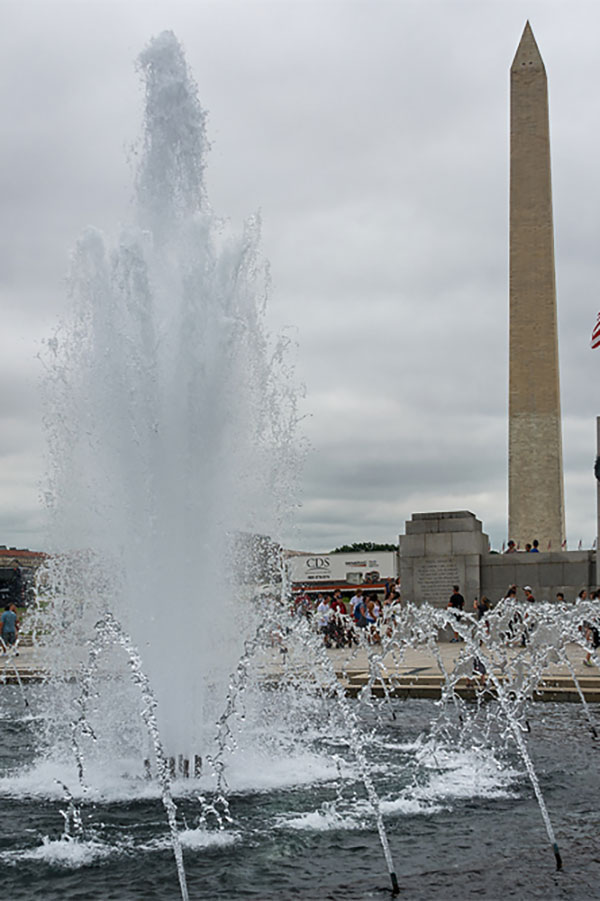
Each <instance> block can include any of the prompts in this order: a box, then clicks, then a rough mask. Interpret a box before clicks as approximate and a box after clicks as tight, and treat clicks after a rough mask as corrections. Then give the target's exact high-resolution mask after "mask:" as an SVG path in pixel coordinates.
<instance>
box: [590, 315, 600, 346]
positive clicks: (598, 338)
mask: <svg viewBox="0 0 600 901" xmlns="http://www.w3.org/2000/svg"><path fill="white" fill-rule="evenodd" d="M590 344H591V345H592V350H593V349H594V348H595V347H600V313H598V318H597V319H596V325H595V326H594V330H593V332H592V339H591V341H590Z"/></svg>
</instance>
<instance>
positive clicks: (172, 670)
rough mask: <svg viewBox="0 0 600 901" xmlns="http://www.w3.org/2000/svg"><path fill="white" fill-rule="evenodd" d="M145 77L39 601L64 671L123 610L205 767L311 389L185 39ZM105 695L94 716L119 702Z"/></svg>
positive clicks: (78, 357)
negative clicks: (230, 229)
mask: <svg viewBox="0 0 600 901" xmlns="http://www.w3.org/2000/svg"><path fill="white" fill-rule="evenodd" d="M138 65H139V69H140V72H141V75H142V76H143V79H144V82H145V115H144V130H143V140H142V145H141V148H140V161H139V166H138V170H137V175H136V182H135V185H136V190H135V202H134V208H133V220H134V221H133V224H132V226H130V227H128V228H127V229H124V230H123V231H122V233H121V235H120V237H119V239H118V240H117V242H116V244H115V245H114V246H112V245H111V243H110V241H109V240H108V239H107V238H105V237H104V236H103V235H102V234H100V233H99V232H98V231H97V230H95V229H91V228H90V229H88V230H87V231H86V232H85V234H84V235H83V236H82V237H81V239H80V240H79V241H78V243H77V246H76V248H75V251H74V254H73V260H72V267H71V277H70V286H71V295H72V300H73V312H72V316H71V319H70V321H68V322H66V323H64V324H63V325H62V326H61V328H60V329H59V330H58V332H57V334H56V335H55V336H54V338H53V339H52V340H50V341H49V342H48V353H47V355H46V364H47V378H46V386H45V394H46V410H47V413H46V426H47V431H48V436H49V448H50V454H49V489H48V502H49V507H50V511H51V523H52V525H51V550H54V551H55V552H58V553H56V554H55V555H54V556H53V557H52V558H51V560H50V562H49V564H48V566H47V568H46V572H45V574H44V580H45V593H44V600H45V602H47V601H48V599H49V598H50V599H51V602H52V608H53V612H52V619H53V622H54V623H55V624H56V625H57V628H55V629H54V630H53V636H52V641H51V642H48V644H49V645H50V646H51V651H52V649H53V650H54V653H53V661H52V664H53V670H54V676H55V677H58V676H59V675H60V674H63V675H65V674H68V671H69V670H70V669H72V667H73V665H74V663H75V662H76V656H77V652H78V649H83V650H82V659H83V657H84V656H85V653H86V651H85V648H86V642H87V641H89V640H90V639H91V638H92V637H93V627H94V624H95V623H96V622H97V621H99V620H102V619H103V618H105V617H106V615H107V613H111V614H112V615H114V616H115V617H116V619H117V620H118V621H119V623H120V624H121V625H122V627H123V628H124V629H125V630H126V632H127V633H128V634H129V635H130V636H131V638H132V640H133V642H134V644H135V645H136V647H137V648H138V649H139V652H140V655H141V658H142V661H143V666H144V670H145V672H146V674H147V676H148V678H149V680H150V682H151V684H152V686H153V691H154V693H155V696H156V699H157V718H158V723H159V729H160V734H161V736H162V739H163V742H164V745H165V749H166V751H167V753H169V754H173V755H179V754H184V755H185V756H186V757H187V758H188V759H193V756H194V754H204V753H205V752H206V751H207V750H208V748H209V746H210V741H211V740H212V738H213V736H212V731H213V729H214V723H215V721H216V719H217V717H218V715H219V713H220V710H221V707H222V704H223V699H224V697H225V694H226V690H227V684H228V679H229V675H230V673H231V672H232V671H233V670H234V669H235V666H236V663H237V659H238V657H239V655H240V652H241V648H242V644H243V640H244V637H245V636H246V635H247V634H251V632H252V630H253V629H254V627H255V622H254V619H255V614H254V611H253V608H252V606H251V605H250V604H249V603H248V602H247V601H248V595H249V593H250V591H251V590H254V589H255V587H256V584H257V581H258V579H259V578H261V577H262V578H263V579H265V578H266V579H268V578H273V575H274V573H275V570H276V566H275V565H274V564H273V561H270V562H269V561H267V564H266V568H267V569H270V572H269V573H267V575H266V576H265V574H264V572H263V573H261V572H260V569H261V562H260V561H259V560H258V559H257V558H256V555H255V544H253V542H252V540H250V538H249V537H248V536H255V535H270V536H273V537H274V538H275V539H277V537H278V536H279V535H280V534H281V530H282V528H283V526H284V520H285V517H286V515H287V514H288V511H289V509H290V486H291V485H292V483H293V481H294V478H295V471H296V466H297V458H298V451H297V448H298V444H297V439H296V437H295V421H296V393H295V390H294V387H293V384H292V376H291V372H290V369H289V366H288V363H287V362H286V353H285V341H284V340H283V339H280V340H279V341H272V340H271V339H270V338H269V335H268V332H267V329H266V325H265V301H266V293H267V290H268V273H267V269H266V266H265V265H264V263H263V262H262V261H261V258H260V253H259V238H260V221H259V219H258V217H251V218H250V219H249V220H248V221H247V222H246V223H245V225H244V228H243V231H242V234H241V235H240V236H233V237H232V236H231V235H229V234H227V232H226V230H225V229H224V227H223V226H222V223H220V221H219V220H218V219H217V217H216V216H215V214H214V213H213V211H212V209H211V207H210V204H209V202H208V199H207V195H206V188H205V183H204V168H205V159H206V152H207V146H208V144H207V138H206V132H205V126H206V113H205V112H204V110H203V109H202V107H201V106H200V104H199V102H198V98H197V91H196V86H195V84H194V82H193V79H192V77H191V75H190V73H189V72H188V69H187V65H186V62H185V59H184V56H183V52H182V50H181V47H180V45H179V44H178V42H177V40H176V39H175V37H174V35H173V34H172V33H170V32H165V33H163V34H161V35H160V36H159V37H158V38H156V39H154V40H152V41H151V42H150V43H149V45H148V46H147V47H146V49H145V50H144V51H143V53H142V54H141V55H140V57H139V60H138ZM263 544H264V543H263ZM263 550H264V547H263ZM267 556H268V554H267ZM262 568H263V570H264V568H265V566H264V564H263V565H262ZM117 657H118V652H117V653H116V655H115V654H113V659H111V660H109V661H107V669H108V670H109V671H112V672H113V673H114V671H115V670H114V668H115V667H117V671H118V668H119V663H118V661H117V659H116V658H117ZM120 668H121V669H123V665H122V664H121V665H120ZM110 694H111V697H108V698H106V699H102V698H99V699H97V706H98V708H102V707H104V708H106V707H107V706H111V705H112V706H113V707H114V706H115V696H114V690H113V691H112V692H111V693H110ZM125 694H126V692H125ZM117 706H120V700H119V702H118V704H117ZM125 709H126V705H125ZM91 715H92V714H91V712H90V716H91ZM99 715H100V716H101V717H102V718H103V728H104V730H106V724H107V723H109V722H110V721H111V720H114V722H115V730H114V734H113V736H112V739H114V740H115V741H116V743H117V746H118V743H119V739H120V736H119V734H118V733H119V728H120V727H119V725H118V721H119V718H118V716H117V717H116V716H115V715H114V714H113V715H112V716H108V717H106V710H104V711H103V712H100V714H99ZM126 717H128V714H126ZM57 718H58V719H59V718H60V717H55V718H54V719H55V720H56V719H57ZM207 724H208V731H207ZM98 731H100V730H98ZM121 737H122V736H121ZM56 740H57V736H56V735H55V736H54V737H53V742H54V743H55V742H56ZM113 756H114V754H113ZM143 756H145V755H143V754H142V757H143Z"/></svg>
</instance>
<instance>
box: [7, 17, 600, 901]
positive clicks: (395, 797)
mask: <svg viewBox="0 0 600 901" xmlns="http://www.w3.org/2000/svg"><path fill="white" fill-rule="evenodd" d="M139 66H140V70H141V72H142V74H143V77H144V79H145V84H146V112H145V125H144V135H143V141H142V147H141V153H140V160H141V162H140V165H139V169H138V173H137V176H136V185H135V188H136V190H135V204H134V216H133V218H134V222H133V224H132V226H131V227H130V228H129V229H128V230H126V231H124V232H123V233H122V234H121V236H120V237H119V239H118V240H117V241H116V243H115V244H114V246H113V245H112V244H111V243H110V242H109V241H108V240H107V239H105V238H104V237H103V236H102V235H101V234H99V233H98V232H96V231H93V230H88V231H87V232H86V233H85V234H84V235H83V237H82V238H81V240H80V241H79V243H78V245H77V247H76V249H75V252H74V255H73V265H72V276H71V286H72V297H73V313H72V316H71V318H70V319H69V321H68V322H66V323H65V324H64V325H63V326H61V328H60V329H59V330H58V332H57V334H56V336H55V337H54V338H53V339H52V340H51V341H50V342H49V345H48V350H49V353H48V355H47V370H48V371H47V379H46V385H47V388H46V391H47V415H46V419H47V427H48V433H49V439H50V440H49V447H50V477H49V486H48V500H49V504H50V509H51V514H52V541H53V550H54V554H53V555H52V556H51V558H50V559H49V562H48V564H47V566H46V567H45V568H44V571H43V572H42V574H41V578H40V584H39V590H38V610H37V615H36V619H35V629H36V639H37V641H38V642H39V643H40V645H41V646H42V647H43V654H44V662H45V665H46V666H47V668H48V670H49V678H48V681H47V684H45V685H41V686H37V687H31V686H24V687H22V690H21V689H19V687H18V686H17V687H16V688H15V689H14V691H13V689H12V688H9V687H7V686H6V687H4V688H3V689H2V717H3V719H2V725H3V737H2V748H3V753H4V760H3V762H2V767H1V769H0V794H1V795H2V797H3V804H4V818H3V819H4V822H5V824H6V826H5V831H4V847H3V849H2V850H1V851H0V859H1V860H2V862H3V864H4V868H5V869H4V877H5V878H4V888H5V891H6V892H7V893H8V896H9V897H11V898H12V899H14V901H18V899H20V898H22V899H25V898H31V897H32V896H35V897H44V898H46V899H53V898H61V899H65V898H66V899H75V898H80V897H86V898H102V899H105V898H106V899H107V898H116V899H119V901H130V899H131V901H133V899H146V898H149V897H154V898H161V899H162V898H164V899H175V898H178V897H182V898H184V899H185V898H187V897H191V898H205V899H215V898H232V897H234V896H235V897H238V896H239V895H243V896H246V897H256V898H261V899H265V898H276V899H281V898H288V897H302V898H305V899H308V898H314V899H323V898H326V897H332V898H336V899H337V898H348V899H352V898H356V899H358V898H361V899H363V898H368V897H380V896H381V893H382V892H389V890H390V888H391V890H392V891H397V890H404V892H405V895H406V897H410V898H411V899H418V898H433V897H444V898H452V897H464V894H465V891H466V890H467V888H469V889H470V888H472V887H473V886H475V887H476V888H477V889H478V891H479V893H480V894H485V895H486V896H487V897H498V896H499V894H503V893H505V892H509V891H513V892H517V893H518V892H520V891H521V889H522V893H521V894H520V895H519V894H517V896H519V897H523V896H527V897H544V898H548V897H553V893H560V897H572V898H576V897H581V896H582V892H583V891H585V892H588V893H589V889H590V887H591V886H592V885H593V883H594V879H595V878H596V877H597V866H596V869H595V870H594V868H593V867H591V868H590V866H587V863H586V866H584V862H587V861H588V858H589V854H587V853H586V852H587V847H586V843H587V844H589V842H590V841H591V840H592V836H593V829H594V821H593V818H591V817H590V812H589V802H588V798H589V797H590V794H591V793H594V792H597V787H598V786H597V784H596V783H597V781H598V780H597V777H596V775H595V774H594V773H593V772H592V773H591V772H590V771H589V769H588V768H587V765H588V761H589V756H590V754H593V753H594V751H593V748H594V743H593V739H592V738H590V734H591V733H592V732H595V728H596V727H595V714H594V711H593V710H592V709H591V708H590V706H589V705H587V704H585V699H584V698H583V693H582V699H583V700H584V703H583V705H582V706H581V707H576V706H572V707H568V708H565V707H563V708H560V709H557V708H555V707H554V706H552V705H550V706H549V707H547V709H546V710H545V711H544V714H543V715H542V714H541V713H540V712H539V708H538V709H537V710H532V709H531V708H530V705H529V699H530V698H531V696H532V694H533V693H534V691H535V688H536V685H537V684H538V682H539V680H540V678H541V676H542V674H543V672H544V671H545V669H546V668H547V667H548V666H549V665H550V664H552V665H564V667H566V669H567V671H569V672H570V673H571V675H572V677H573V679H574V682H575V683H576V684H577V685H578V686H580V681H578V679H577V674H576V672H575V669H576V664H575V663H574V662H573V657H572V653H573V652H572V648H573V647H575V648H577V647H578V646H581V647H583V646H584V645H585V638H584V635H583V633H582V632H581V630H580V625H581V621H582V619H583V618H593V617H594V616H595V611H594V610H593V609H592V608H590V609H589V610H588V609H586V610H585V611H583V610H579V611H574V610H573V608H564V609H562V608H556V607H554V608H550V607H548V608H546V607H540V608H538V609H536V617H535V623H533V621H532V618H531V617H530V619H529V622H528V627H527V642H526V644H525V646H524V647H523V648H521V647H520V645H519V646H517V647H510V645H511V644H513V643H514V641H513V639H514V638H515V630H516V635H517V638H520V635H521V633H520V631H519V629H521V631H523V625H522V624H523V619H522V618H521V619H519V617H520V614H519V611H517V610H515V609H513V608H511V607H510V605H509V606H508V607H504V608H501V609H498V610H497V611H494V612H493V613H492V614H490V616H489V617H488V618H487V620H486V621H485V622H482V623H477V622H476V621H475V620H474V619H473V618H472V617H469V616H466V617H464V618H463V620H462V621H461V623H459V624H456V623H454V625H455V627H456V628H457V629H459V631H460V632H461V635H462V638H463V639H464V641H463V643H462V644H461V646H460V647H458V646H457V651H456V655H455V657H454V658H453V659H452V661H451V662H450V663H448V659H447V657H444V658H443V657H442V655H441V653H440V650H439V645H438V643H437V639H438V637H439V635H440V634H441V631H443V630H444V629H445V628H446V627H447V625H448V617H449V616H450V615H451V614H450V613H448V612H447V611H444V610H441V611H440V610H434V609H432V608H429V607H422V608H416V607H414V606H412V605H410V604H406V603H404V605H403V606H400V607H396V608H393V609H389V610H387V612H386V619H385V622H384V624H383V626H382V627H381V630H380V631H381V635H380V638H381V642H378V641H373V640H368V635H367V634H366V633H363V632H361V633H360V634H359V635H358V636H357V638H358V646H357V647H355V648H354V649H350V650H349V651H348V652H347V653H346V652H343V653H342V652H340V653H339V654H337V652H333V654H328V653H327V652H326V650H325V648H324V645H323V641H322V638H321V636H320V635H319V634H318V633H317V632H316V631H315V629H314V624H311V623H310V622H308V621H307V620H305V619H304V617H302V616H295V615H293V613H292V612H291V605H290V604H289V603H288V599H287V595H286V584H285V574H284V573H283V572H282V570H281V568H280V561H279V559H278V555H277V553H276V544H272V543H271V542H270V541H269V540H267V539H266V538H265V537H264V536H265V535H271V536H273V537H274V538H275V539H276V538H277V536H278V535H279V534H280V533H281V530H282V525H283V522H284V520H285V517H286V516H287V515H288V513H289V509H290V498H291V495H292V489H293V483H294V479H295V474H296V470H297V466H298V452H297V446H298V439H297V437H296V434H295V420H296V407H295V393H294V390H293V385H292V378H291V376H290V372H289V366H288V364H287V362H286V354H285V347H284V345H283V343H282V342H271V340H270V339H269V336H268V335H267V332H266V329H265V325H264V300H265V291H266V287H267V281H268V280H266V279H265V270H264V267H263V266H262V264H261V261H260V254H259V249H258V239H259V222H258V221H257V220H255V219H251V220H249V222H248V223H247V224H246V226H245V227H244V230H243V233H242V235H241V236H238V237H231V236H230V235H228V234H227V233H226V231H225V230H224V229H223V228H222V227H221V224H220V222H219V220H218V219H217V218H216V217H215V215H214V214H213V212H212V210H211V208H210V205H209V203H208V199H207V197H206V192H205V188H204V178H203V176H204V165H205V151H206V136H205V114H204V112H203V110H202V108H201V106H200V105H199V102H198V99H197V96H196V89H195V86H194V84H193V81H192V79H191V77H190V75H189V73H188V71H187V67H186V64H185V60H184V57H183V54H182V51H181V48H180V46H179V45H178V43H177V41H176V40H175V38H174V37H173V35H172V34H170V33H166V34H163V35H161V36H160V37H159V38H157V39H155V40H153V41H152V42H151V43H150V44H149V46H148V47H147V49H146V50H145V51H144V52H143V53H142V55H141V56H140V59H139ZM518 623H521V626H520V627H519V626H516V625H515V624H518ZM517 644H518V643H517ZM418 648H421V649H422V648H425V649H427V650H428V653H429V654H430V656H431V658H432V659H434V660H437V661H438V665H439V670H440V672H441V673H442V675H443V691H442V699H441V701H440V702H438V703H433V702H430V701H418V700H409V701H399V700H398V697H397V696H398V695H399V694H401V693H402V685H403V684H404V683H403V682H402V679H401V678H400V676H399V675H397V674H403V673H404V676H403V677H402V678H405V677H407V676H408V677H410V667H407V665H406V660H407V654H408V653H409V652H410V651H411V650H414V649H418ZM569 648H571V651H570V653H571V657H569V656H568V653H567V651H568V649H569ZM581 653H583V651H582V652H581ZM336 654H337V656H336ZM11 661H12V662H11ZM12 663H14V657H12V656H11V655H8V656H7V657H6V658H5V660H4V663H3V671H4V672H7V671H8V669H10V666H11V665H12ZM359 670H361V671H362V680H361V681H360V689H359V690H357V692H353V679H354V678H355V675H356V672H357V671H359ZM353 673H354V676H353V675H352V674H353ZM395 674H396V675H395ZM465 678H467V679H468V680H470V682H471V683H472V686H471V687H472V690H473V691H474V694H475V698H476V700H475V702H474V703H467V702H466V701H465V700H464V699H463V697H462V696H461V691H460V680H464V679H465ZM349 693H350V694H352V693H357V695H358V696H357V697H356V699H354V700H352V699H351V698H349V697H348V694H349ZM567 741H568V759H569V762H570V764H571V766H572V768H573V772H572V773H571V774H570V775H568V774H566V773H565V772H564V767H563V760H564V758H565V756H566V755H565V750H564V749H565V748H566V747H567V744H566V743H567ZM595 796H597V795H595ZM567 799H568V805H569V811H570V812H569V814H568V817H559V825H560V829H559V830H558V831H559V832H560V836H562V837H565V836H566V839H567V840H568V841H567V844H568V846H569V856H568V858H567V860H569V861H571V864H570V865H571V870H570V871H569V866H567V867H566V870H567V873H566V875H565V873H561V874H560V876H554V875H553V873H552V868H551V867H550V866H548V864H547V861H546V859H545V858H546V857H549V856H550V855H548V854H547V851H546V848H547V843H548V842H549V844H550V846H551V849H552V851H553V853H554V858H555V860H556V863H557V865H559V866H560V864H561V857H560V851H559V847H558V846H559V836H557V834H556V831H555V827H556V814H557V813H561V812H562V811H561V807H562V806H563V805H566V804H567ZM161 800H162V803H163V805H164V808H165V811H163V810H162V808H161V804H160V801H161ZM565 821H566V822H565ZM515 823H516V828H515ZM573 823H575V824H576V828H575V827H574V826H573ZM562 844H564V842H562ZM433 845H435V852H436V853H435V857H432V847H433ZM173 852H174V853H175V860H176V865H177V868H176V871H175V869H174V867H173ZM517 857H518V858H520V861H521V863H520V865H519V867H518V868H517V869H515V868H514V861H515V859H516V858H517ZM394 860H395V863H394ZM586 867H587V868H586ZM559 878H560V879H562V880H563V881H562V882H558V881H556V880H558V879H559ZM557 896H558V895H557Z"/></svg>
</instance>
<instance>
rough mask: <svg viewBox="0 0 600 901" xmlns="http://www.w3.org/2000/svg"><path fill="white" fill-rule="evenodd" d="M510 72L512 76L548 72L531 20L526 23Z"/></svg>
mask: <svg viewBox="0 0 600 901" xmlns="http://www.w3.org/2000/svg"><path fill="white" fill-rule="evenodd" d="M510 71H511V73H512V74H518V73H522V74H527V73H529V72H545V71H546V70H545V68H544V61H543V59H542V55H541V53H540V51H539V48H538V45H537V42H536V40H535V37H534V36H533V29H532V28H531V25H530V23H529V19H527V21H526V22H525V28H524V29H523V34H522V35H521V40H520V41H519V46H518V47H517V52H516V53H515V58H514V59H513V61H512V65H511V67H510Z"/></svg>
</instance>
